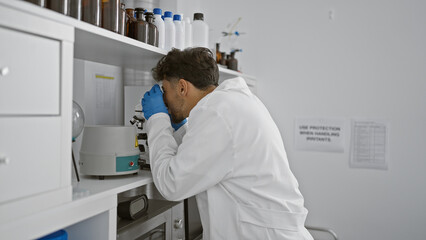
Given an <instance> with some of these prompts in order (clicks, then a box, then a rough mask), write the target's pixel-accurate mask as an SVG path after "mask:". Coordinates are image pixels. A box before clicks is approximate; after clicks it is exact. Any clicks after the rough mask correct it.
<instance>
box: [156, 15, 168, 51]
mask: <svg viewBox="0 0 426 240" xmlns="http://www.w3.org/2000/svg"><path fill="white" fill-rule="evenodd" d="M162 13H163V11H162V10H161V8H154V19H155V20H154V24H155V26H157V30H158V47H159V48H163V49H164V36H165V32H164V20H163V19H162V18H161V14H162Z"/></svg>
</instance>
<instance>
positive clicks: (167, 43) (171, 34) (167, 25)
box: [164, 11, 176, 51]
mask: <svg viewBox="0 0 426 240" xmlns="http://www.w3.org/2000/svg"><path fill="white" fill-rule="evenodd" d="M172 17H173V13H172V12H170V11H166V12H164V30H165V39H164V49H166V50H167V51H170V50H172V48H174V47H175V46H176V40H175V39H176V28H175V24H174V23H173V20H172Z"/></svg>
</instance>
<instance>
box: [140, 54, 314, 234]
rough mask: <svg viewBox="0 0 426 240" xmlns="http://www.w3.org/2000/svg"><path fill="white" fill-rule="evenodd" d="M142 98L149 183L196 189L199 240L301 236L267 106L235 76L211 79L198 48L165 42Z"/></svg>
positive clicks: (208, 58)
mask: <svg viewBox="0 0 426 240" xmlns="http://www.w3.org/2000/svg"><path fill="white" fill-rule="evenodd" d="M153 76H154V78H155V79H156V80H157V81H161V82H162V83H163V84H162V88H163V91H164V93H163V92H162V91H161V89H160V86H159V85H157V84H156V85H155V86H154V87H153V88H152V89H151V90H150V91H148V92H146V93H145V95H144V97H143V99H142V107H143V112H144V116H145V118H146V119H147V126H146V129H147V133H148V142H149V146H150V151H149V154H150V164H151V171H152V176H153V180H154V183H155V185H156V187H157V189H158V190H159V192H160V193H161V194H162V195H163V196H164V197H165V198H166V199H168V200H172V201H179V200H183V199H186V198H188V197H191V196H194V195H195V196H196V199H197V205H198V208H199V212H200V217H201V222H202V226H203V239H204V240H207V239H213V240H216V239H257V240H265V239H274V240H277V239H298V240H300V239H309V240H312V236H311V235H310V234H309V232H308V231H307V230H306V228H305V227H304V223H305V219H306V215H307V210H306V208H305V207H304V205H303V204H304V200H303V196H302V194H301V193H300V191H299V189H298V183H297V180H296V178H295V177H294V175H293V174H292V172H291V170H290V167H289V164H288V160H287V156H286V153H285V149H284V144H283V141H282V139H281V135H280V133H279V130H278V128H277V126H276V125H275V123H274V121H273V119H272V118H271V116H270V114H269V112H268V110H267V109H266V108H265V106H264V105H263V104H262V103H261V101H260V100H259V99H258V98H257V97H256V96H255V95H253V94H252V93H251V92H250V90H249V88H248V87H247V85H246V83H245V81H244V79H242V78H240V77H237V78H234V79H229V80H226V81H224V82H223V83H221V84H220V85H218V80H219V71H218V67H217V65H216V61H215V59H214V58H213V54H212V53H211V52H210V50H208V49H206V48H192V49H185V50H183V51H180V50H177V49H173V50H172V51H170V52H169V53H168V54H167V55H166V56H164V57H163V58H162V59H161V60H160V61H159V63H158V64H157V66H156V67H155V68H154V69H153Z"/></svg>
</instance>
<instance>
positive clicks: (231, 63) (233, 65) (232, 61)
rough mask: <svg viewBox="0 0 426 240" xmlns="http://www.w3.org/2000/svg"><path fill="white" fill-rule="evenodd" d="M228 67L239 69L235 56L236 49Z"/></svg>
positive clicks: (228, 62)
mask: <svg viewBox="0 0 426 240" xmlns="http://www.w3.org/2000/svg"><path fill="white" fill-rule="evenodd" d="M227 65H228V69H231V70H234V71H237V70H238V60H237V59H236V58H235V51H233V52H231V57H230V58H229V60H228V61H227Z"/></svg>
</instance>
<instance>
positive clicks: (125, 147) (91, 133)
mask: <svg viewBox="0 0 426 240" xmlns="http://www.w3.org/2000/svg"><path fill="white" fill-rule="evenodd" d="M138 159H139V144H138V140H137V136H136V128H135V127H133V126H115V125H114V126H113V125H111V126H107V125H92V126H85V127H84V133H83V140H82V143H81V150H80V170H81V172H82V173H83V174H86V175H93V176H98V177H99V179H104V177H105V176H113V175H125V174H134V173H137V172H138V170H139V165H138Z"/></svg>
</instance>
